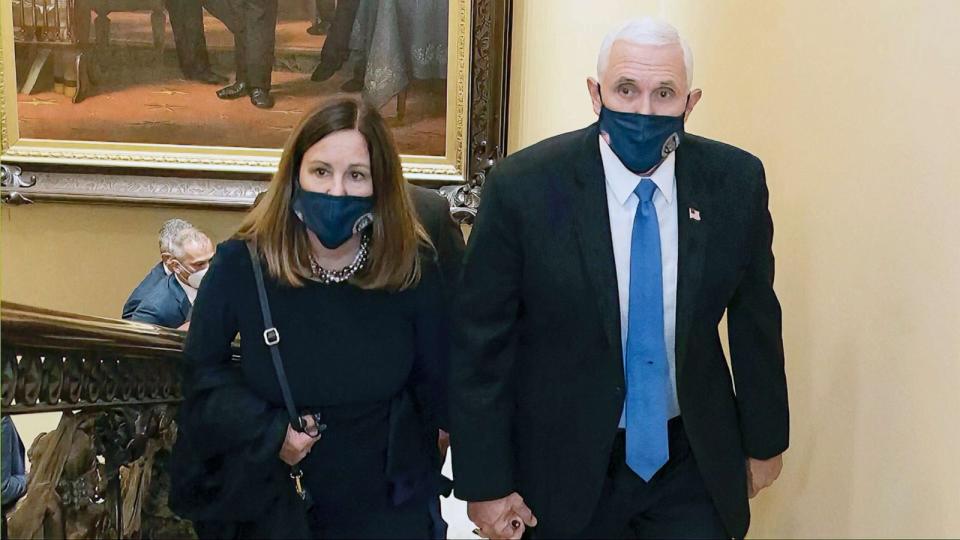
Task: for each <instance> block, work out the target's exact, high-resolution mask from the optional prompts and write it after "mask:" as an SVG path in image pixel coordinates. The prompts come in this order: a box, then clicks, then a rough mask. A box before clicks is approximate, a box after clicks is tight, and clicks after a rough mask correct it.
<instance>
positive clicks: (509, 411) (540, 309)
mask: <svg viewBox="0 0 960 540" xmlns="http://www.w3.org/2000/svg"><path fill="white" fill-rule="evenodd" d="M597 137H598V128H597V125H596V124H594V125H592V126H590V127H588V128H586V129H582V130H579V131H575V132H571V133H566V134H563V135H560V136H557V137H554V138H551V139H548V140H546V141H543V142H541V143H539V144H537V145H535V146H533V147H531V148H528V149H526V150H523V151H521V152H518V153H517V154H514V155H512V156H509V157H507V158H506V159H504V160H503V161H502V162H501V163H500V164H499V165H497V166H496V167H495V168H494V169H493V171H492V173H491V175H490V176H489V177H488V179H487V182H486V184H485V185H484V191H483V202H482V203H481V206H480V212H479V216H478V218H477V221H476V224H475V226H474V228H473V232H472V233H471V238H470V245H469V246H468V248H467V253H466V259H465V262H464V270H463V278H462V283H461V285H460V287H461V293H460V295H459V296H458V303H459V304H460V305H464V306H469V307H470V309H468V310H464V311H463V312H462V313H461V314H460V318H459V321H457V322H458V324H456V325H455V331H454V348H453V356H452V365H451V371H452V374H451V380H452V387H451V391H450V399H451V408H452V409H451V416H452V424H453V430H454V431H453V432H452V434H451V440H452V443H453V446H454V449H453V458H454V474H455V479H456V491H457V494H458V497H460V498H462V499H466V500H468V501H477V500H489V499H494V498H499V497H502V496H504V495H507V494H508V493H510V492H511V491H517V492H519V493H520V494H521V495H522V496H523V497H524V498H525V499H526V502H527V503H528V504H529V506H530V507H531V509H532V510H533V512H534V513H535V514H536V515H537V517H538V519H539V525H538V531H539V532H540V533H542V534H543V536H545V537H554V536H558V537H562V536H567V535H570V534H575V533H577V532H579V531H580V530H581V529H583V527H585V526H586V525H587V522H588V520H589V519H590V517H591V515H592V513H593V510H594V508H595V505H596V503H597V501H598V499H599V496H600V490H601V487H602V485H603V481H604V478H605V475H606V471H607V467H608V464H609V460H610V454H611V448H612V445H613V441H614V437H615V435H616V432H617V425H618V422H619V418H620V411H621V408H622V407H623V403H624V397H625V391H624V389H625V385H624V375H623V364H622V351H621V345H620V312H619V300H618V296H617V279H616V268H615V264H614V258H613V248H612V243H611V238H610V225H609V217H608V211H607V199H606V188H605V181H604V171H603V164H602V161H601V158H600V151H599V143H598V139H597ZM676 159H677V162H676V178H677V189H678V195H677V196H678V201H679V205H678V207H679V246H678V247H679V251H678V253H679V259H678V265H679V268H678V275H677V306H678V307H677V321H676V336H677V337H676V361H677V391H678V397H679V401H680V408H681V411H682V416H683V420H684V427H685V429H686V432H687V436H688V438H689V440H690V445H691V447H692V449H693V453H694V456H695V458H696V461H697V464H698V466H699V467H700V470H701V473H702V475H703V478H704V481H705V483H706V486H707V488H708V489H709V491H710V493H711V494H712V495H713V499H714V503H715V504H716V507H717V510H718V511H719V513H720V515H721V517H722V518H723V521H724V523H725V525H726V527H727V531H728V532H729V533H730V535H732V536H737V537H742V536H743V535H744V534H745V533H746V531H747V527H748V524H749V506H748V504H747V492H746V487H747V486H746V482H747V481H746V471H745V458H746V457H747V456H751V457H755V458H770V457H773V456H776V455H778V454H780V453H781V452H783V451H784V450H785V449H786V448H787V439H788V412H787V390H786V380H785V376H784V368H783V346H782V341H781V321H780V319H781V315H780V305H779V303H778V301H777V298H776V295H775V294H774V291H773V254H772V252H771V241H772V236H773V224H772V221H771V218H770V214H769V212H768V210H767V196H768V195H767V187H766V181H765V178H764V171H763V166H762V164H761V163H760V161H759V160H758V159H757V158H756V157H754V156H752V155H750V154H748V153H746V152H744V151H742V150H739V149H737V148H734V147H731V146H728V145H725V144H722V143H719V142H715V141H711V140H707V139H704V138H700V137H696V136H693V135H686V136H685V138H684V140H683V142H682V144H681V146H680V148H679V149H678V150H677V158H676ZM691 208H693V209H695V210H698V211H699V213H700V220H699V221H698V220H694V219H692V218H691V217H690V210H689V209H691ZM724 311H727V312H728V324H729V327H728V328H729V343H730V349H731V357H732V358H731V360H732V365H733V373H734V377H735V380H736V393H734V388H733V384H732V382H733V381H732V380H731V376H730V372H729V371H728V369H727V362H726V359H725V358H724V354H723V351H722V349H721V346H720V337H719V334H718V329H717V325H718V323H719V322H720V319H721V318H722V316H723V314H724Z"/></svg>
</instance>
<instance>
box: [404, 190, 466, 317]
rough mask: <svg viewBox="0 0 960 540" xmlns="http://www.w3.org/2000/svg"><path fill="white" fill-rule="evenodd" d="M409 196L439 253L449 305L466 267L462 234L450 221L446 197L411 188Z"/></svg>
mask: <svg viewBox="0 0 960 540" xmlns="http://www.w3.org/2000/svg"><path fill="white" fill-rule="evenodd" d="M407 193H409V194H410V199H411V200H412V201H413V206H414V208H415V209H416V211H417V215H418V217H419V218H420V224H421V225H423V228H424V229H426V231H427V234H428V235H429V236H430V240H431V241H433V247H434V248H436V250H437V259H438V263H439V265H440V272H441V273H442V274H443V281H444V284H445V285H446V286H445V287H444V294H445V295H446V297H447V300H448V301H452V300H453V292H454V287H455V286H456V284H457V281H458V280H459V279H460V271H461V268H462V267H463V251H464V249H466V248H465V246H464V242H463V232H462V231H461V230H460V226H459V225H457V224H456V223H455V222H454V221H453V218H451V217H450V203H449V202H448V201H447V199H446V197H444V196H443V195H440V193H439V192H437V191H436V190H433V189H429V188H425V187H420V186H415V185H413V184H409V185H408V187H407Z"/></svg>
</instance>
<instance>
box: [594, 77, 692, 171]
mask: <svg viewBox="0 0 960 540" xmlns="http://www.w3.org/2000/svg"><path fill="white" fill-rule="evenodd" d="M602 99H603V98H602V97H601V106H600V131H601V132H603V133H606V134H607V136H608V137H609V139H610V149H612V150H613V153H614V154H616V155H617V157H618V158H620V161H621V162H622V163H623V164H624V166H625V167H626V168H627V169H630V171H632V172H633V173H634V174H643V173H646V172H647V171H650V170H651V169H653V168H654V167H656V166H657V165H659V164H660V162H661V161H663V160H664V159H665V158H666V157H667V156H668V155H670V153H671V152H673V151H674V150H676V149H677V147H678V146H680V138H681V137H682V135H683V117H684V114H685V113H686V107H684V113H683V114H680V116H658V115H653V114H640V113H628V112H618V111H611V110H610V109H608V108H607V107H606V106H605V105H603V102H602ZM689 100H690V96H689V95H688V96H687V101H688V102H689Z"/></svg>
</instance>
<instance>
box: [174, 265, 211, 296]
mask: <svg viewBox="0 0 960 540" xmlns="http://www.w3.org/2000/svg"><path fill="white" fill-rule="evenodd" d="M177 265H178V266H179V267H180V269H179V270H180V271H179V272H177V273H178V274H180V277H183V275H184V274H187V277H186V279H185V281H186V282H187V285H189V286H191V287H193V288H194V289H199V288H200V282H201V281H203V276H205V275H207V269H208V268H210V267H209V266H205V267H203V268H202V269H200V270H196V271H191V270H190V267H188V266H187V265H186V264H184V263H182V262H180V261H177Z"/></svg>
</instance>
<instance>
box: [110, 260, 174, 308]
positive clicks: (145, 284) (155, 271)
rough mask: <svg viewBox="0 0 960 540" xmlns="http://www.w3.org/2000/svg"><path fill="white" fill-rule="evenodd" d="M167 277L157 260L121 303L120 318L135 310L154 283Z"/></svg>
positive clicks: (161, 264)
mask: <svg viewBox="0 0 960 540" xmlns="http://www.w3.org/2000/svg"><path fill="white" fill-rule="evenodd" d="M165 277H167V274H166V273H165V272H164V271H163V263H162V262H158V263H157V264H156V265H155V266H154V267H153V268H151V269H150V271H149V272H147V275H146V276H144V278H143V279H142V280H140V284H139V285H137V287H136V288H135V289H133V292H132V293H130V296H129V297H128V298H127V301H126V302H124V304H123V314H122V315H121V318H124V319H129V318H130V316H131V315H133V312H134V311H136V309H137V307H138V306H139V305H140V302H142V301H143V297H144V296H146V295H147V294H148V293H149V292H150V289H153V287H154V285H156V284H157V283H160V282H161V281H163V278H165Z"/></svg>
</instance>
